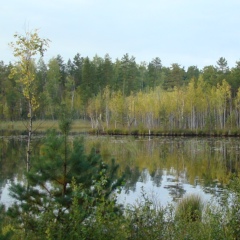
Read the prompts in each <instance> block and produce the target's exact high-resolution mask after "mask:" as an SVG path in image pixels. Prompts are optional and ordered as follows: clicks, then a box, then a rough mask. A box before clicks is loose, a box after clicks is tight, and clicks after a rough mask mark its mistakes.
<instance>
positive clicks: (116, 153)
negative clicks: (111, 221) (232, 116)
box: [0, 136, 240, 205]
mask: <svg viewBox="0 0 240 240" xmlns="http://www.w3.org/2000/svg"><path fill="white" fill-rule="evenodd" d="M39 141H40V140H39V139H35V140H34V143H33V149H35V150H36V151H37V149H38V147H39ZM85 147H86V151H89V150H90V149H91V147H95V148H98V149H99V151H100V153H101V155H102V157H103V159H104V161H106V162H108V161H110V160H111V159H112V158H115V160H116V162H117V163H119V165H120V172H126V185H125V187H124V189H123V191H122V192H121V194H119V195H118V201H119V202H120V203H124V204H133V203H135V202H136V201H140V200H141V196H142V194H143V193H146V194H147V196H148V197H149V198H150V199H152V200H153V201H160V202H161V204H162V205H166V204H167V203H171V202H174V201H176V200H177V199H179V198H181V197H183V196H184V195H186V194H190V193H197V194H199V195H201V196H203V198H204V199H205V200H206V201H209V200H210V199H211V198H214V197H217V196H219V194H221V191H222V189H224V187H225V186H226V184H227V183H228V181H229V179H230V178H231V176H232V175H233V174H238V172H239V170H240V139H239V138H181V137H154V138H133V137H105V136H99V137H93V136H87V137H85ZM25 149H26V140H25V139H24V138H23V137H14V138H5V137H1V138H0V164H1V172H0V174H1V175H0V198H1V199H0V201H1V202H2V203H4V204H6V205H9V204H11V201H12V200H11V199H10V197H9V196H8V187H9V186H10V185H11V183H12V182H13V181H21V179H22V174H23V171H24V167H25V164H24V159H25Z"/></svg>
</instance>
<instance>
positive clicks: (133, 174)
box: [124, 166, 141, 193]
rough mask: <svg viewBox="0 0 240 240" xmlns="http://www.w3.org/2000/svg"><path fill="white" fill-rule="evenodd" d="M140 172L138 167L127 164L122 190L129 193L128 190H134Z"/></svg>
mask: <svg viewBox="0 0 240 240" xmlns="http://www.w3.org/2000/svg"><path fill="white" fill-rule="evenodd" d="M140 175H141V172H140V171H139V168H138V167H136V166H135V167H130V166H127V167H126V169H125V185H124V190H125V193H129V192H130V191H133V192H135V191H136V183H137V182H138V180H139V178H140Z"/></svg>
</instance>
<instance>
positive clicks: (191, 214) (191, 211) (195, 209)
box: [176, 195, 203, 221]
mask: <svg viewBox="0 0 240 240" xmlns="http://www.w3.org/2000/svg"><path fill="white" fill-rule="evenodd" d="M202 212H203V201H202V199H201V197H200V196H199V195H189V196H186V197H184V198H183V199H181V200H180V201H179V202H178V204H177V207H176V219H186V221H200V220H201V218H202Z"/></svg>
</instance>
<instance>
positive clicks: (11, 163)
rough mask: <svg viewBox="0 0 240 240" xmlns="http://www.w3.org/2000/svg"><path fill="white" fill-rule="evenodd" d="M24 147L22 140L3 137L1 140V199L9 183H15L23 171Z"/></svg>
mask: <svg viewBox="0 0 240 240" xmlns="http://www.w3.org/2000/svg"><path fill="white" fill-rule="evenodd" d="M22 147H23V144H22V141H21V139H20V140H17V139H14V138H3V137H2V138H1V140H0V153H1V154H0V165H1V168H0V198H1V194H2V189H3V188H4V187H5V185H6V184H7V182H8V181H13V180H14V178H15V176H16V174H17V173H19V172H20V171H21V164H20V163H21V148H22Z"/></svg>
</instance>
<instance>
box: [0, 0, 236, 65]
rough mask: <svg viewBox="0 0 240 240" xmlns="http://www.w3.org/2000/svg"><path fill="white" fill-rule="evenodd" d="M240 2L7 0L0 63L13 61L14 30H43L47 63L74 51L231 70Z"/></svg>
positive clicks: (0, 13)
mask: <svg viewBox="0 0 240 240" xmlns="http://www.w3.org/2000/svg"><path fill="white" fill-rule="evenodd" d="M239 12H240V0H121V1H120V0H22V1H20V0H8V1H4V4H2V5H1V8H0V60H3V61H4V62H5V63H8V62H9V61H11V62H14V61H15V59H14V57H13V55H12V50H11V49H10V48H9V46H8V43H9V42H10V41H13V34H14V33H15V32H18V33H21V34H24V32H25V31H26V30H31V29H35V28H39V29H40V31H39V35H40V36H41V37H44V38H49V39H50V40H51V44H50V48H49V50H48V51H47V53H46V57H45V59H46V61H47V60H48V59H49V58H51V57H54V56H56V55H57V54H60V55H61V56H62V57H63V59H64V60H65V61H67V60H68V59H69V58H70V59H72V58H73V57H74V56H75V54H76V53H80V54H81V55H82V56H83V57H86V56H89V57H90V58H92V57H93V56H94V55H95V54H98V55H99V56H100V57H104V55H105V54H106V53H108V54H109V55H110V56H111V57H112V60H113V61H115V59H116V58H119V59H121V58H122V56H123V55H124V54H125V53H128V54H129V55H131V56H132V55H133V56H134V57H136V61H137V62H138V63H140V62H141V61H146V62H149V61H151V60H152V59H153V58H155V57H159V58H160V59H161V60H162V64H163V65H164V66H170V65H171V64H172V63H179V64H181V66H185V68H187V67H188V66H190V65H196V66H198V67H199V68H202V67H203V66H206V65H216V61H217V60H218V59H219V58H220V57H225V58H226V59H227V61H228V64H229V66H230V67H234V66H235V62H236V61H239V60H240V14H239Z"/></svg>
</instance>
